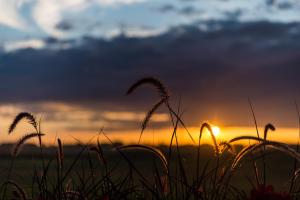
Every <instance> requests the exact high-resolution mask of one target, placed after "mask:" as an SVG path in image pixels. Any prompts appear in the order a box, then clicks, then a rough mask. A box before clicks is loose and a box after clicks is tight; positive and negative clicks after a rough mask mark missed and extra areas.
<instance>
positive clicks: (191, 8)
mask: <svg viewBox="0 0 300 200" xmlns="http://www.w3.org/2000/svg"><path fill="white" fill-rule="evenodd" d="M178 13H179V14H181V15H195V14H199V13H201V11H200V10H198V9H196V8H195V7H194V6H186V7H184V8H182V9H180V10H179V11H178Z"/></svg>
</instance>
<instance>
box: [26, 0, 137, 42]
mask: <svg viewBox="0 0 300 200" xmlns="http://www.w3.org/2000/svg"><path fill="white" fill-rule="evenodd" d="M137 2H142V0H91V1H86V0H47V1H44V0H36V3H35V5H34V7H33V12H32V16H33V18H34V21H35V23H36V24H37V25H38V27H39V28H40V29H42V30H43V31H44V32H45V33H47V34H48V35H50V36H54V37H58V38H68V37H74V36H73V35H75V36H76V35H77V34H79V35H80V34H82V33H76V32H72V33H71V32H70V33H67V32H66V29H65V28H68V30H71V29H70V21H71V20H69V22H68V24H66V23H65V22H66V21H65V18H70V19H72V18H74V20H75V22H76V16H78V15H80V16H82V17H83V18H84V16H88V15H89V13H88V12H89V8H91V7H94V8H97V9H98V10H99V12H101V8H102V7H107V6H118V5H123V4H132V3H137ZM90 21H93V20H92V19H90ZM87 23H90V22H87ZM62 25H64V26H62ZM66 25H68V26H66Z"/></svg>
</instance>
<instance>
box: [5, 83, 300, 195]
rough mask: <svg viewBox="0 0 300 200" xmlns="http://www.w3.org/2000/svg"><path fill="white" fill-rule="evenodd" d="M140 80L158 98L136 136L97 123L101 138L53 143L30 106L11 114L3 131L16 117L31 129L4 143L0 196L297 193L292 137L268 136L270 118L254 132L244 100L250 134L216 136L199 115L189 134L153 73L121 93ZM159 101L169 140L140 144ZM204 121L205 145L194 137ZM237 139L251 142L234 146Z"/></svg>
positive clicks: (295, 150)
mask: <svg viewBox="0 0 300 200" xmlns="http://www.w3.org/2000/svg"><path fill="white" fill-rule="evenodd" d="M145 84H147V85H150V86H153V87H154V88H155V89H156V91H157V93H158V98H159V99H158V101H157V103H155V104H154V105H153V106H152V107H151V108H150V109H149V111H148V112H147V113H146V115H145V118H144V120H143V122H142V126H141V133H140V136H139V140H138V143H137V144H130V145H122V144H116V143H115V142H113V141H111V140H110V138H109V135H107V134H106V133H105V132H104V131H103V130H102V132H101V133H100V134H101V135H103V136H104V137H105V138H106V139H107V140H106V144H101V141H100V139H99V136H98V138H97V142H96V143H92V142H87V143H80V142H79V143H78V144H77V145H75V146H64V145H63V140H62V139H61V138H58V139H57V147H45V146H44V145H43V137H42V136H44V134H45V133H42V130H41V124H40V123H41V121H37V120H36V118H35V116H34V115H33V114H31V113H27V112H22V113H20V114H19V115H17V116H16V117H15V119H14V120H13V122H12V124H11V126H10V127H9V130H8V134H13V132H14V129H15V128H16V127H17V126H18V124H19V123H20V122H21V121H23V120H24V119H25V120H27V122H28V123H29V124H31V125H32V127H33V130H34V132H32V133H30V134H25V135H24V136H22V137H21V138H20V139H19V140H18V141H17V142H16V143H15V144H14V145H12V146H9V147H10V148H11V155H8V154H4V155H2V156H3V159H2V163H0V167H1V169H3V171H2V172H1V173H0V178H1V180H2V183H1V184H2V185H1V188H0V196H1V199H39V200H46V199H49V200H52V199H64V200H67V199H103V200H109V199H203V200H206V199H207V200H210V199H211V200H212V199H213V200H219V199H241V200H245V199H251V200H254V199H256V200H258V199H279V200H280V199H298V194H299V191H300V182H299V178H298V177H299V174H300V169H297V166H298V162H299V161H300V154H299V152H298V150H299V143H298V145H297V146H290V145H288V144H284V143H280V142H276V141H271V140H268V138H267V136H268V131H269V130H272V131H275V127H274V126H273V125H272V124H267V125H266V126H265V130H264V134H263V137H260V134H259V132H258V129H257V122H256V118H255V114H254V111H253V107H252V104H251V102H250V101H249V104H250V107H251V111H252V114H253V118H254V123H255V126H256V129H257V137H254V136H240V137H236V138H232V139H231V140H229V141H222V142H219V141H218V140H217V138H216V137H215V135H214V134H213V131H212V127H211V125H210V124H209V123H208V122H204V123H203V124H202V125H201V126H200V127H199V136H198V138H197V140H195V139H194V138H193V137H192V136H191V134H190V132H189V131H188V128H187V127H186V125H185V123H184V122H183V120H182V119H181V115H182V113H181V110H180V103H179V105H178V106H177V107H175V108H174V107H173V106H172V105H171V103H170V98H171V95H170V93H169V91H168V89H167V88H166V87H165V86H164V85H163V84H162V83H161V81H159V80H157V79H155V78H152V77H147V78H144V79H141V80H139V81H137V82H135V83H134V84H133V85H132V86H131V87H130V88H129V90H128V91H127V94H128V95H129V94H132V93H133V92H134V91H135V90H136V89H138V88H140V87H142V86H143V85H145ZM161 106H165V107H166V109H167V110H168V112H169V115H170V120H171V124H172V126H173V132H172V136H171V138H170V144H169V145H168V146H153V145H145V144H140V140H141V138H142V134H143V131H144V130H145V129H146V128H147V125H148V123H149V121H150V120H151V117H152V116H153V114H154V113H155V112H156V111H157V109H158V108H159V107H161ZM297 111H298V108H297ZM299 118H300V117H299ZM178 127H183V128H184V129H185V130H186V133H187V134H188V135H189V136H190V138H191V141H192V143H193V145H190V146H180V145H179V141H178V137H177V129H178ZM205 129H206V130H208V132H209V133H210V136H211V140H212V147H210V146H207V145H204V144H202V143H201V138H202V136H203V131H204V130H205ZM33 138H38V140H39V146H38V147H35V146H32V145H31V146H28V145H27V144H26V143H27V142H28V141H30V140H31V139H33ZM240 141H251V143H250V142H249V145H248V146H245V147H241V146H240V145H238V143H239V142H240ZM29 147H30V151H28V148H29ZM274 150H276V152H275V151H274ZM19 154H20V155H19ZM267 158H268V159H267ZM282 183H284V184H282Z"/></svg>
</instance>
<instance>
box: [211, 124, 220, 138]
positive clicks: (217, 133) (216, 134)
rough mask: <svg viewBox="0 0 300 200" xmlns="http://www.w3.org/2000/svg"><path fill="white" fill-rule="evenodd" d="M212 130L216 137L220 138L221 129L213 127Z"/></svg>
mask: <svg viewBox="0 0 300 200" xmlns="http://www.w3.org/2000/svg"><path fill="white" fill-rule="evenodd" d="M211 129H212V132H213V134H214V136H215V137H218V136H219V135H220V128H219V127H218V126H213V127H211Z"/></svg>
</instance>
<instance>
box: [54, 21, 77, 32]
mask: <svg viewBox="0 0 300 200" xmlns="http://www.w3.org/2000/svg"><path fill="white" fill-rule="evenodd" d="M55 28H56V29H59V30H62V31H70V30H72V29H73V28H74V27H73V24H72V23H71V22H68V21H60V22H59V23H58V24H56V26H55Z"/></svg>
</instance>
